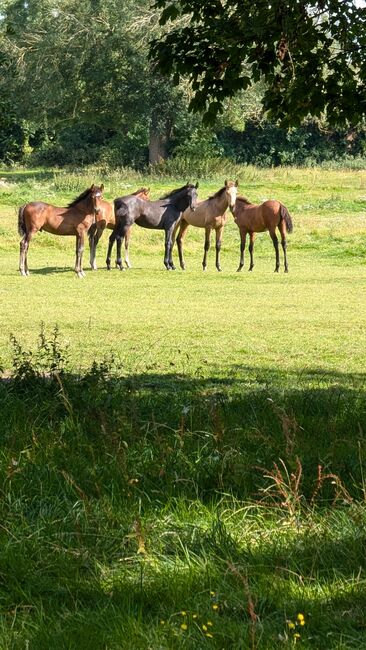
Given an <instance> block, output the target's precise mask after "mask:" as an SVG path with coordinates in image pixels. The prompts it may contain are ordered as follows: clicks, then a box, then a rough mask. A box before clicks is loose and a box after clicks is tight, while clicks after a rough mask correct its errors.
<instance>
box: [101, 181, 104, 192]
mask: <svg viewBox="0 0 366 650" xmlns="http://www.w3.org/2000/svg"><path fill="white" fill-rule="evenodd" d="M103 190H104V183H102V184H101V186H100V191H101V192H103Z"/></svg>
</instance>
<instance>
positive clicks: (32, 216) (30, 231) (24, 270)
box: [18, 185, 104, 277]
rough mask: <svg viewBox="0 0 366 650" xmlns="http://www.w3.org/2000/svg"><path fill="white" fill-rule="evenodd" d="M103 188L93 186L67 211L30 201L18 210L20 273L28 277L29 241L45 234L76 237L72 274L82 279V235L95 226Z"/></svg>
mask: <svg viewBox="0 0 366 650" xmlns="http://www.w3.org/2000/svg"><path fill="white" fill-rule="evenodd" d="M103 189H104V185H101V186H100V187H98V186H96V185H92V186H91V187H89V188H88V189H87V190H85V191H84V192H82V193H81V194H80V195H79V196H78V197H77V198H76V199H74V200H73V201H72V202H71V203H69V205H68V206H67V207H66V208H58V207H56V206H55V205H50V204H49V203H43V202H41V201H33V202H32V203H27V204H26V205H23V206H22V207H21V208H19V212H18V231H19V234H20V235H22V240H21V242H20V258H19V271H20V273H21V275H29V271H28V259H27V258H28V248H29V243H30V241H31V239H32V237H33V236H34V235H35V234H36V233H37V232H38V231H39V230H44V231H45V232H49V233H51V234H53V235H74V236H75V237H76V260H75V273H77V275H78V276H79V277H83V276H84V271H83V269H82V256H83V250H84V238H85V233H86V232H87V231H88V230H89V228H90V226H91V225H92V224H93V223H94V222H95V219H96V217H97V215H98V213H99V210H100V205H101V201H102V193H103Z"/></svg>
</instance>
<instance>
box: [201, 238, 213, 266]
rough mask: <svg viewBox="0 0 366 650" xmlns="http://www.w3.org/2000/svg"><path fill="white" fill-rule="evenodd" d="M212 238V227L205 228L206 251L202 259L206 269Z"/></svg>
mask: <svg viewBox="0 0 366 650" xmlns="http://www.w3.org/2000/svg"><path fill="white" fill-rule="evenodd" d="M210 238H211V228H205V245H204V253H203V260H202V268H203V270H204V271H206V266H207V253H208V251H209V250H210Z"/></svg>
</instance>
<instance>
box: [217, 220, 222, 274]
mask: <svg viewBox="0 0 366 650" xmlns="http://www.w3.org/2000/svg"><path fill="white" fill-rule="evenodd" d="M223 229H224V226H221V227H220V228H217V230H216V268H217V270H218V271H222V269H221V266H220V251H221V235H222V231H223Z"/></svg>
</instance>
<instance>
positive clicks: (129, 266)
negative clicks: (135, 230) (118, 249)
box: [125, 226, 131, 269]
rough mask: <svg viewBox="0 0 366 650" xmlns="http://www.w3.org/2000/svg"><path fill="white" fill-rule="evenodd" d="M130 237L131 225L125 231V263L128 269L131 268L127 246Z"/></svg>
mask: <svg viewBox="0 0 366 650" xmlns="http://www.w3.org/2000/svg"><path fill="white" fill-rule="evenodd" d="M130 238H131V226H129V227H128V228H127V229H126V232H125V264H126V266H127V268H128V269H130V268H131V262H130V258H129V254H128V253H129V246H130Z"/></svg>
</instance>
